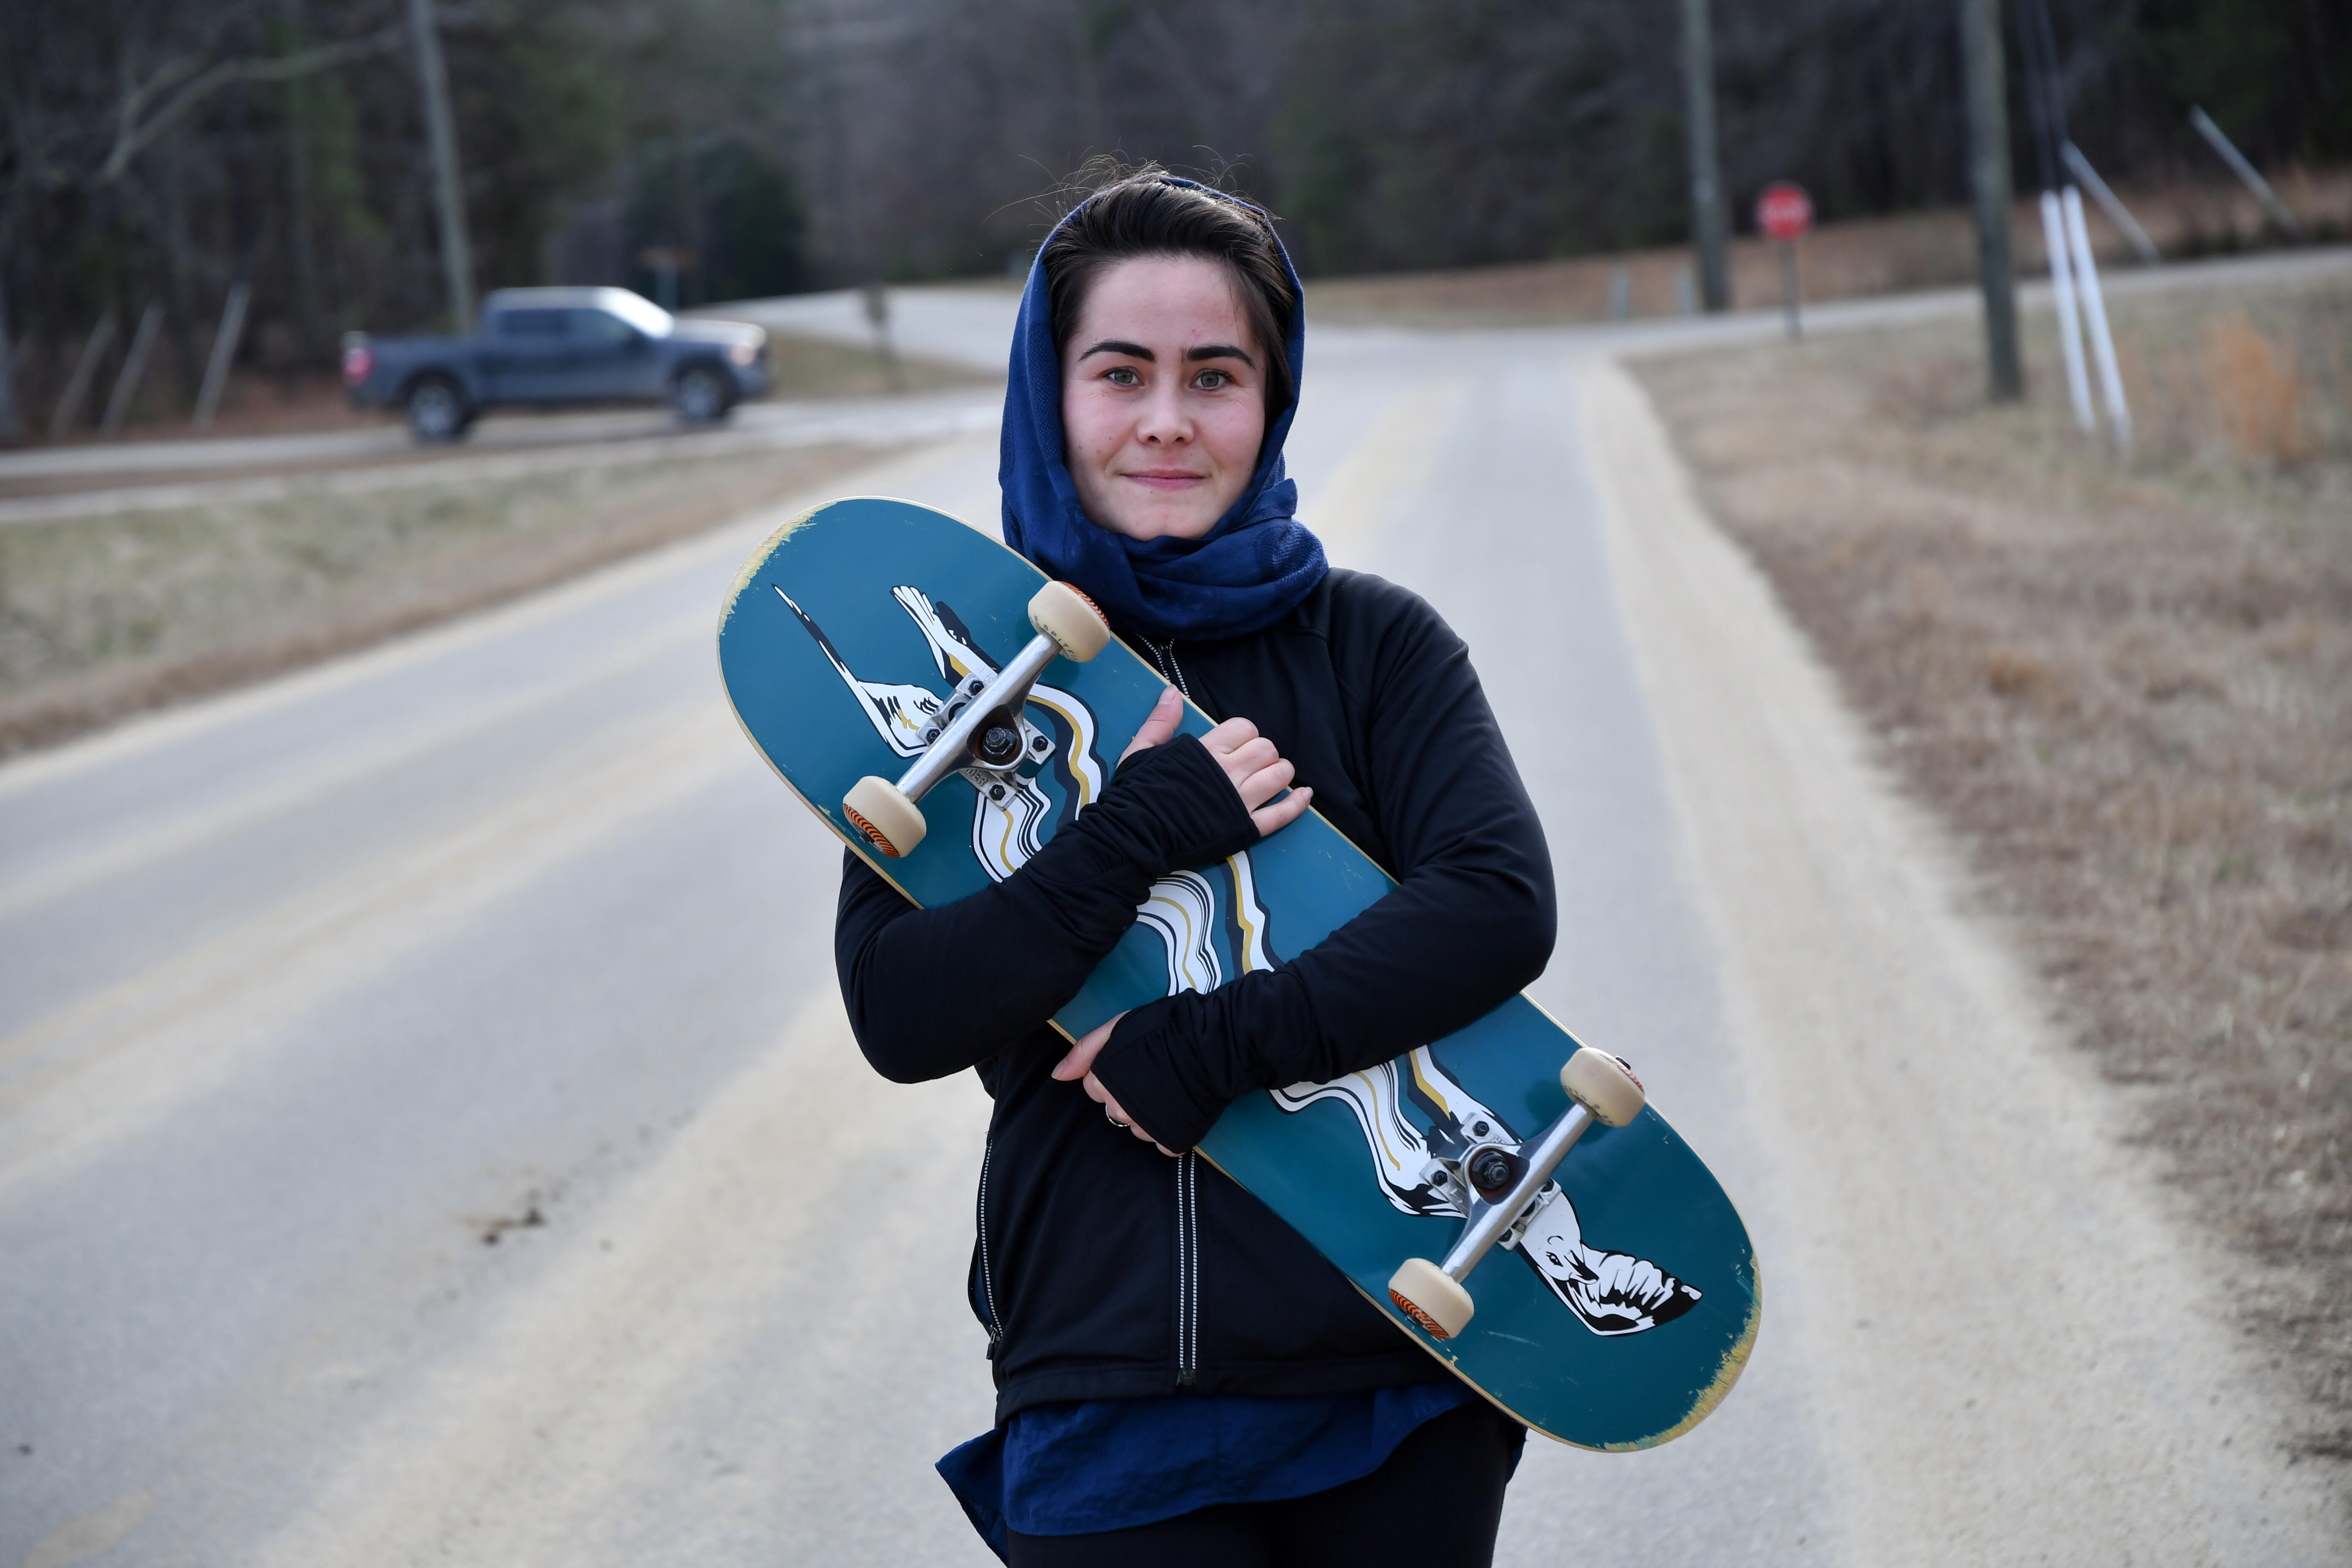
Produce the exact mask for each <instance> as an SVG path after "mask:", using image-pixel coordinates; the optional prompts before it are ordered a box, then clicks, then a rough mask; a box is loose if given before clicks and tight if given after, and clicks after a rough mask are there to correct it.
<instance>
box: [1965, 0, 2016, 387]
mask: <svg viewBox="0 0 2352 1568" xmlns="http://www.w3.org/2000/svg"><path fill="white" fill-rule="evenodd" d="M1960 60H1961V66H1962V68H1963V71H1964V73H1965V75H1966V78H1967V90H1968V106H1969V186H1970V189H1971V191H1972V192H1973V194H1974V195H1975V197H1976V215H1977V272H1978V276H1979V279H1980V280H1981V282H1982V284H1983V287H1984V322H1985V391H1986V395H1988V396H1989V397H1990V398H1991V400H1992V401H1993V402H1995V403H2014V402H2016V401H2017V400H2018V399H2020V398H2021V397H2023V396H2024V395H2025V372H2024V368H2023V366H2022V365H2021V363H2019V361H2018V354H2017V271H2016V267H2015V264H2014V263H2013V262H2012V260H2011V256H2010V237H2009V219H2010V207H2011V202H2012V200H2013V197H2012V194H2011V188H2010V176H2009V103H2008V100H2007V97H2006V88H2005V86H2004V83H2005V81H2006V76H2005V73H2004V68H2003V66H2002V63H2001V50H2000V0H1960Z"/></svg>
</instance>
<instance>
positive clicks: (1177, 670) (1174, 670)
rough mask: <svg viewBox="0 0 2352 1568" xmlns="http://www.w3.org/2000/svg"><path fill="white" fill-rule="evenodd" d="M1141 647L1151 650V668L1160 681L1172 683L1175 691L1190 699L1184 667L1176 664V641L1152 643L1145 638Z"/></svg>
mask: <svg viewBox="0 0 2352 1568" xmlns="http://www.w3.org/2000/svg"><path fill="white" fill-rule="evenodd" d="M1143 646H1144V647H1147V648H1149V649H1150V650H1151V664H1152V668H1155V669H1157V670H1159V671H1160V679H1162V680H1172V681H1174V682H1175V683H1176V689H1177V690H1179V691H1181V692H1182V693H1183V694H1184V695H1185V696H1186V697H1187V698H1190V697H1191V696H1192V687H1190V686H1188V685H1187V684H1185V681H1184V667H1183V666H1182V665H1181V664H1179V663H1177V662H1176V639H1175V638H1174V637H1170V638H1169V639H1168V640H1167V641H1166V642H1153V641H1152V640H1151V639H1150V637H1146V638H1144V639H1143Z"/></svg>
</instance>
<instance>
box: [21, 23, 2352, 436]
mask: <svg viewBox="0 0 2352 1568" xmlns="http://www.w3.org/2000/svg"><path fill="white" fill-rule="evenodd" d="M2050 3H2051V5H2052V6H2053V19H2054V26H2055V31H2056V35H2057V39H2058V44H2059V48H2060V53H2061V55H2062V66H2063V72H2062V74H2063V87H2064V91H2065V94H2066V98H2067V102H2068V106H2069V110H2070V112H2071V114H2072V117H2073V126H2074V137H2075V140H2076V141H2077V142H2080V143H2081V144H2082V145H2083V147H2084V151H2085V152H2086V153H2088V155H2089V156H2090V157H2091V159H2092V160H2093V162H2094V163H2096V164H2097V165H2098V166H2099V167H2100V168H2101V169H2102V170H2103V171H2104V172H2105V173H2106V174H2108V175H2109V177H2110V178H2112V179H2125V180H2129V179H2133V178H2147V177H2157V176H2172V175H2176V174H2181V173H2184V172H2187V171H2190V170H2194V171H2196V172H2197V173H2198V174H2200V175H2207V176H2211V175H2217V174H2218V170H2217V169H2216V167H2215V166H2214V164H2213V163H2212V160H2211V155H2210V153H2208V152H2206V151H2205V150H2204V149H2203V148H2202V147H2201V145H2200V144H2199V143H2198V142H2196V141H2195V139H2194V137H2193V135H2192V133H2191V132H2189V127H2188V125H2187V123H2186V121H2185V119H2184V114H2185V111H2186V110H2187V107H2188V106H2189V104H2191V103H2201V104H2202V105H2203V106H2204V107H2205V108H2206V109H2207V110H2210V112H2211V113H2212V115H2213V116H2214V118H2215V119H2216V120H2218V121H2220V122H2221V125H2222V126H2223V127H2224V128H2225V129H2226V130H2227V131H2228V132H2230V134H2231V136H2233V137H2235V138H2236V139H2237V140H2238V142H2239V144H2240V145H2241V146H2242V147H2243V148H2244V149H2245V150H2246V152H2247V153H2248V154H2249V155H2250V156H2252V158H2253V159H2254V160H2255V161H2256V163H2260V164H2263V165H2265V166H2273V167H2275V166H2277V165H2279V164H2282V163H2290V162H2298V161H2299V162H2304V163H2335V162H2341V161H2343V160H2345V159H2347V157H2352V7H2346V6H2343V5H2333V4H2327V3H2326V0H2050ZM2012 11H2013V6H2012ZM440 19H441V34H442V37H443V47H444V50H445V52H446V58H447V60H448V69H449V74H450V78H451V83H452V90H453V94H454V99H455V106H456V120H457V142H458V150H459V155H460V159H461V161H462V167H463V170H464V177H465V200H466V205H467V214H468V217H469V220H470V223H471V226H472V233H473V241H474V257H475V271H476V274H477V281H478V285H479V287H481V288H484V289H488V288H496V287H499V286H501V285H506V284H517V283H533V282H541V281H581V282H614V283H625V284H629V285H632V286H634V287H636V288H639V289H642V290H643V291H645V292H646V293H648V294H651V293H653V292H655V284H654V280H653V277H652V275H651V274H650V273H649V272H648V271H647V269H646V265H645V257H646V252H647V250H648V249H650V248H652V247H667V248H670V249H674V250H677V251H681V252H684V253H686V254H687V256H688V266H687V267H686V268H685V270H684V272H683V274H682V275H681V276H680V277H679V278H678V279H677V290H678V293H679V295H680V300H681V302H682V303H688V304H691V303H698V302H704V301H709V300H724V299H730V298H742V297H747V296H752V295H759V294H771V293H778V292H786V291H791V290H793V289H803V288H810V287H819V286H824V285H830V284H839V283H846V282H856V281H862V280H865V279H874V278H881V279H891V280H911V279H923V278H934V277H941V276H950V275H961V274H975V273H1000V274H1001V273H1003V272H1005V271H1007V270H1008V269H1013V268H1018V267H1019V266H1020V265H1021V264H1022V263H1023V261H1024V258H1026V256H1027V255H1028V254H1029V252H1030V251H1031V250H1032V249H1033V248H1034V246H1035V244H1036V242H1037V240H1038V238H1039V237H1041V236H1042V234H1043V232H1044V229H1045V226H1047V225H1048V224H1049V223H1050V221H1051V219H1052V217H1053V216H1054V214H1055V212H1057V211H1058V210H1059V203H1058V202H1057V201H1056V200H1055V198H1054V197H1053V195H1052V193H1053V192H1054V191H1055V189H1056V188H1057V187H1058V186H1060V185H1061V184H1063V182H1065V181H1066V177H1067V176H1068V174H1070V172H1071V171H1072V170H1074V169H1075V168H1076V167H1077V166H1078V165H1079V164H1080V163H1083V162H1084V161H1085V160H1086V159H1087V157H1088V156H1089V155H1090V154H1095V153H1107V152H1108V153H1120V154H1123V155H1125V156H1127V157H1129V158H1153V159H1158V160H1160V161H1161V162H1163V163H1168V164H1170V165H1171V166H1177V167H1181V168H1184V169H1187V170H1207V171H1211V172H1222V173H1223V176H1224V178H1225V179H1226V180H1227V182H1228V183H1229V184H1232V185H1233V186H1234V187H1235V188H1237V189H1240V190H1243V191H1244V192H1246V193H1248V194H1250V195H1253V196H1255V198H1256V199H1258V200H1261V201H1263V202H1265V203H1266V204H1267V205H1270V206H1271V207H1272V208H1273V209H1274V210H1275V211H1276V213H1277V214H1278V215H1280V216H1281V218H1282V220H1283V224H1284V230H1285V234H1286V237H1287V238H1288V240H1289V241H1290V243H1291V244H1292V246H1293V247H1294V250H1295V253H1296V255H1297V259H1298V263H1299V265H1300V268H1301V269H1302V270H1303V271H1306V272H1307V273H1308V274H1309V275H1318V274H1320V275H1331V274H1339V273H1352V272H1369V271H1381V270H1392V269H1402V268H1443V267H1454V266H1463V265H1471V264H1477V263H1485V262H1500V261H1509V260H1526V259H1534V258H1547V257H1556V256H1564V255H1572V254H1578V253H1582V252H1589V251H1594V250H1607V249H1615V248H1622V247H1640V246H1649V245H1657V244H1664V243H1669V242H1673V241H1676V240H1679V239H1680V238H1681V237H1683V236H1684V235H1685V232H1686V228H1687V216H1688V211H1687V206H1686V198H1685V173H1684V170H1685V162H1684V159H1685V149H1684V144H1683V106H1682V97H1681V87H1680V81H1679V77H1678V47H1679V32H1678V20H1677V10H1676V6H1675V4H1674V3H1673V0H1542V3H1540V4H1538V3H1537V0H1184V3H1182V4H1178V3H1177V0H663V3H660V4H646V3H636V0H452V3H447V4H444V5H441V6H440ZM1714 26H1715V30H1716V31H1715V46H1716V59H1717V80H1718V88H1719V92H1720V95H1721V107H1720V111H1719V114H1720V123H1721V127H1722V137H1721V142H1722V148H1721V152H1722V158H1723V167H1724V174H1725V178H1726V182H1727V185H1728V187H1729V192H1730V196H1731V201H1732V209H1733V212H1734V214H1735V215H1736V221H1738V223H1740V224H1741V225H1742V226H1744V225H1745V222H1746V218H1745V212H1746V209H1747V207H1748V203H1749V200H1750V198H1751V197H1752V195H1753V193H1754V191H1755V190H1756V189H1757V187H1758V186H1759V185H1760V184H1763V183H1764V182H1765V181H1767V180H1769V179H1775V178H1794V179H1797V180H1800V181H1801V182H1803V183H1804V184H1806V185H1808V186H1809V187H1810V188H1811V191H1812V193H1813V195H1814V197H1815V200H1816V203H1817V205H1818V207H1819V208H1820V210H1821V212H1822V215H1823V216H1825V217H1829V218H1835V217H1839V216H1851V215H1856V214H1863V213H1878V212H1886V211H1893V210H1897V209H1902V208H1906V207H1915V206H1919V205H1930V204H1941V203H1949V202H1957V201H1960V200H1963V199H1965V195H1966V186H1965V173H1964V165H1963V159H1962V154H1963V149H1964V146H1965V136H1964V134H1963V125H1962V122H1961V119H1960V114H1961V100H1960V90H1959V79H1958V78H1959V64H1958V58H1959V51H1958V32H1957V5H1956V3H1955V0H1748V3H1745V4H1742V5H1717V6H1716V8H1715V23H1714ZM2014 26H2015V16H2014V15H2013V14H2012V16H2011V40H2010V54H2011V98H2012V108H2011V116H2010V123H2011V128H2012V131H2013V132H2014V134H2015V136H2016V138H2017V152H2018V153H2019V164H2018V166H2019V169H2020V171H2021V174H2023V175H2024V176H2025V178H2026V179H2027V180H2029V181H2030V179H2031V170H2032V157H2031V148H2030V145H2029V143H2028V141H2027V138H2028V136H2029V135H2030V121H2029V117H2028V115H2027V114H2026V113H2025V112H2024V111H2023V109H2022V106H2021V99H2020V98H2019V96H2018V88H2017V79H2016V70H2015V63H2016V61H2017V60H2018V59H2019V58H2021V49H2020V47H2019V46H2018V42H2017V38H2016V35H2015V32H2014ZM425 148H426V138H425V126H424V122H423V117H422V110H421V108H420V94H419V89H418V84H417V73H416V67H415V58H414V57H413V54H412V51H411V48H410V47H409V42H408V34H407V30H406V26H405V9H404V0H205V3H204V4H196V3H194V0H8V5H7V8H6V16H5V22H0V327H5V330H6V333H7V339H6V341H7V342H9V343H11V344H13V348H14V353H13V355H11V354H8V353H6V352H5V350H0V373H5V374H13V377H14V381H15V384H16V388H17V391H18V393H19V396H18V397H17V399H16V404H17V406H18V408H19V410H20V412H21V416H22V417H23V419H24V422H25V423H26V425H27V426H31V425H34V424H36V423H37V420H38V418H39V417H40V416H45V414H46V410H47V402H45V401H44V399H45V398H53V397H54V395H55V388H56V387H57V386H58V384H61V383H62V381H63V379H64V375H65V369H66V367H67V366H68V364H69V363H70V361H71V358H72V355H73V353H74V352H75V351H76V350H77V349H78V347H79V344H80V342H82V341H83V340H84V339H85V338H86V337H87V335H88V334H89V331H90V329H91V325H92V323H93V322H94V321H97V320H98V318H99V317H100V315H101V314H102V313H103V312H105V311H107V310H113V311H115V312H116V313H117V314H118V316H119V317H121V319H123V320H124V321H126V322H127V321H130V320H131V319H134V318H135V317H136V315H137V314H138V313H139V312H140V311H141V310H143V309H144V308H145V306H146V305H147V304H148V303H149V302H151V301H160V302H161V304H162V305H163V310H164V321H165V328H164V332H163V349H164V352H163V354H162V356H161V358H160V360H159V365H160V366H161V368H162V371H163V374H167V375H170V376H173V377H175V378H176V380H177V381H179V382H181V383H184V384H193V383H194V378H195V376H196V375H197V374H199V373H200V370H201V364H202V359H201V354H202V352H203V351H204V350H205V347H206V345H207V343H208V341H209V338H210V335H211V332H212V330H213V323H214V322H215V321H216V319H217V318H218V316H219V313H220V310H221V303H222V300H223V299H224V297H225V296H226V293H227V291H228V289H230V287H231V286H232V285H233V284H235V283H236V282H238V281H246V282H249V283H250V285H251V287H252V290H253V294H252V298H253V325H252V327H251V328H250V329H249V330H248V332H247V338H246V341H245V348H244V355H245V357H246V359H247V361H248V362H252V361H258V362H259V363H264V364H268V365H285V366H299V365H304V364H324V363H331V359H332V356H333V353H334V348H335V342H336V339H337V336H338V334H340V333H341V331H344V330H346V329H351V328H360V329H365V330H369V331H401V330H423V329H433V328H436V327H439V326H443V325H446V297H445V290H444V286H443V282H442V277H441V272H440V261H439V256H438V251H437V249H436V245H437V235H436V227H435V223H434V218H433V201H432V179H431V173H430V164H429V161H428V158H427V155H426V151H425ZM118 352H119V351H118ZM0 395H5V388H0Z"/></svg>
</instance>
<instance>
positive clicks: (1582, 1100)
mask: <svg viewBox="0 0 2352 1568" xmlns="http://www.w3.org/2000/svg"><path fill="white" fill-rule="evenodd" d="M1559 1087H1560V1088H1562V1089H1566V1090H1568V1097H1569V1098H1570V1100H1574V1101H1576V1102H1577V1103H1578V1104H1579V1105H1581V1106H1582V1107H1584V1109H1585V1110H1590V1111H1591V1112H1592V1119H1593V1120H1594V1121H1598V1122H1600V1123H1601V1125H1602V1126H1603V1127H1622V1126H1624V1125H1625V1123H1627V1122H1628V1121H1633V1118H1635V1117H1636V1116H1639V1115H1641V1114H1642V1107H1643V1105H1645V1104H1647V1103H1648V1102H1649V1096H1648V1095H1646V1094H1644V1093H1643V1091H1642V1080H1641V1079H1637V1078H1635V1077H1634V1076H1633V1072H1632V1070H1631V1069H1630V1068H1627V1067H1626V1066H1625V1064H1624V1063H1623V1062H1621V1061H1619V1060H1618V1059H1617V1058H1615V1057H1612V1056H1611V1055H1610V1054H1609V1053H1608V1052H1607V1051H1596V1050H1593V1049H1592V1048H1591V1047H1579V1048H1578V1050H1577V1053H1576V1054H1575V1055H1574V1056H1572V1057H1570V1058H1568V1065H1567V1066H1566V1067H1564V1068H1560V1069H1559Z"/></svg>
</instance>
